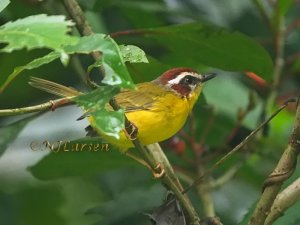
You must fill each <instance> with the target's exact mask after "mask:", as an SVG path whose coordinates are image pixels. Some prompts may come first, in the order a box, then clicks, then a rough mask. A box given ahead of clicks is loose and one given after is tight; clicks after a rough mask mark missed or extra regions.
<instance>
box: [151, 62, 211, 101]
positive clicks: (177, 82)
mask: <svg viewBox="0 0 300 225" xmlns="http://www.w3.org/2000/svg"><path fill="white" fill-rule="evenodd" d="M215 76H216V74H214V73H208V74H200V73H198V72H197V71H195V70H193V69H190V68H174V69H170V70H168V71H166V72H164V73H163V74H162V75H161V76H160V77H159V78H157V79H156V81H157V82H159V83H160V84H162V85H164V86H165V87H166V88H168V89H170V90H172V91H174V92H175V93H176V94H177V95H179V96H181V97H185V98H189V97H191V96H192V95H194V94H196V95H199V93H200V91H201V88H202V85H203V84H204V83H205V82H206V81H208V80H210V79H212V78H214V77H215Z"/></svg>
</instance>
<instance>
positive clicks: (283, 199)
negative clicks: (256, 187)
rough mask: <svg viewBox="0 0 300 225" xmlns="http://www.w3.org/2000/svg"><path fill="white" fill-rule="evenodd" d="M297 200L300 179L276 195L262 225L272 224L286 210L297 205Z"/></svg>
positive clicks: (299, 196)
mask: <svg viewBox="0 0 300 225" xmlns="http://www.w3.org/2000/svg"><path fill="white" fill-rule="evenodd" d="M299 200H300V178H298V179H297V180H295V181H294V182H293V183H292V184H291V185H289V186H288V187H287V188H286V189H284V190H283V191H282V192H281V193H280V194H278V195H277V197H276V199H275V201H274V203H273V206H272V208H271V211H270V214H269V215H268V216H267V219H266V222H265V223H264V225H271V224H273V222H274V221H275V220H276V219H278V218H279V217H280V216H282V215H283V214H284V212H285V211H286V210H287V209H288V208H290V207H291V206H292V205H294V204H295V203H297V202H298V201H299Z"/></svg>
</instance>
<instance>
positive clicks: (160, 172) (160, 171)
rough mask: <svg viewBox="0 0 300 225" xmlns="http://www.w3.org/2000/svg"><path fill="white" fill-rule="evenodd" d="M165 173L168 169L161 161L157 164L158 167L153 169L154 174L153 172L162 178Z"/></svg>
mask: <svg viewBox="0 0 300 225" xmlns="http://www.w3.org/2000/svg"><path fill="white" fill-rule="evenodd" d="M165 173H166V171H165V169H164V168H163V167H162V165H161V164H160V163H158V164H157V165H156V167H155V168H154V169H153V170H152V174H153V176H154V178H155V179H160V178H162V177H163V176H164V175H165Z"/></svg>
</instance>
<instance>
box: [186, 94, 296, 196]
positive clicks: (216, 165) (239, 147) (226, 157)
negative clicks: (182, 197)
mask: <svg viewBox="0 0 300 225" xmlns="http://www.w3.org/2000/svg"><path fill="white" fill-rule="evenodd" d="M290 102H295V99H290V100H288V101H286V102H285V104H284V105H282V106H281V107H280V108H279V109H277V110H276V112H274V113H273V114H272V115H271V116H270V117H269V118H268V119H267V120H266V121H264V122H263V123H261V124H260V125H259V126H258V127H257V128H256V129H255V130H254V131H252V132H251V133H250V134H249V135H248V136H247V137H246V138H245V139H244V140H243V141H242V142H241V143H240V144H238V145H237V146H236V147H235V148H234V149H232V150H231V151H230V152H228V153H227V154H226V155H225V156H223V157H222V158H221V159H220V160H218V161H217V162H216V163H215V164H214V165H213V166H212V167H211V168H210V169H208V170H207V171H205V173H204V174H203V175H202V176H200V177H199V178H197V179H196V180H195V181H194V183H193V184H192V185H190V186H189V187H187V188H186V189H185V190H184V191H183V193H186V192H187V191H189V190H190V189H191V188H192V187H194V186H196V185H198V184H199V183H200V182H202V180H203V178H204V177H206V176H207V175H209V174H210V173H211V172H212V171H213V170H214V169H215V168H217V167H218V166H219V165H220V164H222V163H223V162H224V161H225V160H227V159H228V158H229V157H230V156H231V155H233V154H234V153H236V152H237V151H239V150H240V149H241V148H242V147H244V146H245V145H246V144H247V143H248V141H249V140H250V139H251V137H252V136H254V135H255V134H256V133H257V132H258V131H259V130H260V129H261V128H263V127H264V126H265V125H266V124H267V123H268V122H270V121H271V120H272V119H273V118H274V117H275V116H276V115H277V114H278V113H279V112H281V111H282V110H283V109H284V108H285V107H287V105H288V104H289V103H290Z"/></svg>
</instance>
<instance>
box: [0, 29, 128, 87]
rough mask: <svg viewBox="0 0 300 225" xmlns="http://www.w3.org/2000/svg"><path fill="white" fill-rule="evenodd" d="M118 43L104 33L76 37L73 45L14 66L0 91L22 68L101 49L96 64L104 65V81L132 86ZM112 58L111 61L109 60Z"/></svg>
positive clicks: (35, 66) (29, 68)
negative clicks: (100, 54)
mask: <svg viewBox="0 0 300 225" xmlns="http://www.w3.org/2000/svg"><path fill="white" fill-rule="evenodd" d="M118 49H119V47H118V45H117V44H116V43H115V42H114V41H113V40H112V39H111V38H108V37H107V36H105V35H104V34H93V35H90V36H86V37H81V38H78V42H77V43H76V44H74V45H67V46H63V47H62V52H57V51H54V52H51V53H49V54H48V55H45V56H43V57H40V58H37V59H34V60H33V61H31V62H29V63H27V64H26V65H23V66H19V67H16V68H15V69H14V71H13V72H12V73H11V74H10V75H9V76H8V78H7V79H6V80H5V82H4V83H3V84H1V86H0V93H1V92H3V90H4V89H5V88H6V87H7V85H9V83H10V82H11V81H12V80H13V79H14V78H15V77H17V76H18V75H19V74H20V73H21V72H22V71H24V70H31V69H34V68H37V67H40V66H42V65H44V64H47V63H50V62H52V61H54V60H55V59H58V58H60V59H61V61H62V62H63V63H65V64H66V63H67V61H68V57H67V55H66V54H75V53H79V54H89V53H91V52H96V51H101V52H102V53H103V56H102V59H101V60H102V62H101V63H100V62H96V64H97V65H98V64H99V63H100V64H99V65H98V66H100V65H104V66H105V68H107V70H106V71H105V72H106V73H105V75H106V78H105V79H104V81H105V83H108V84H114V83H116V84H119V85H120V87H123V88H132V87H133V86H134V84H133V82H132V80H131V77H130V75H129V73H128V71H127V68H126V66H125V64H124V62H123V59H122V56H121V53H120V51H119V50H118ZM110 60H112V61H113V62H110Z"/></svg>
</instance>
